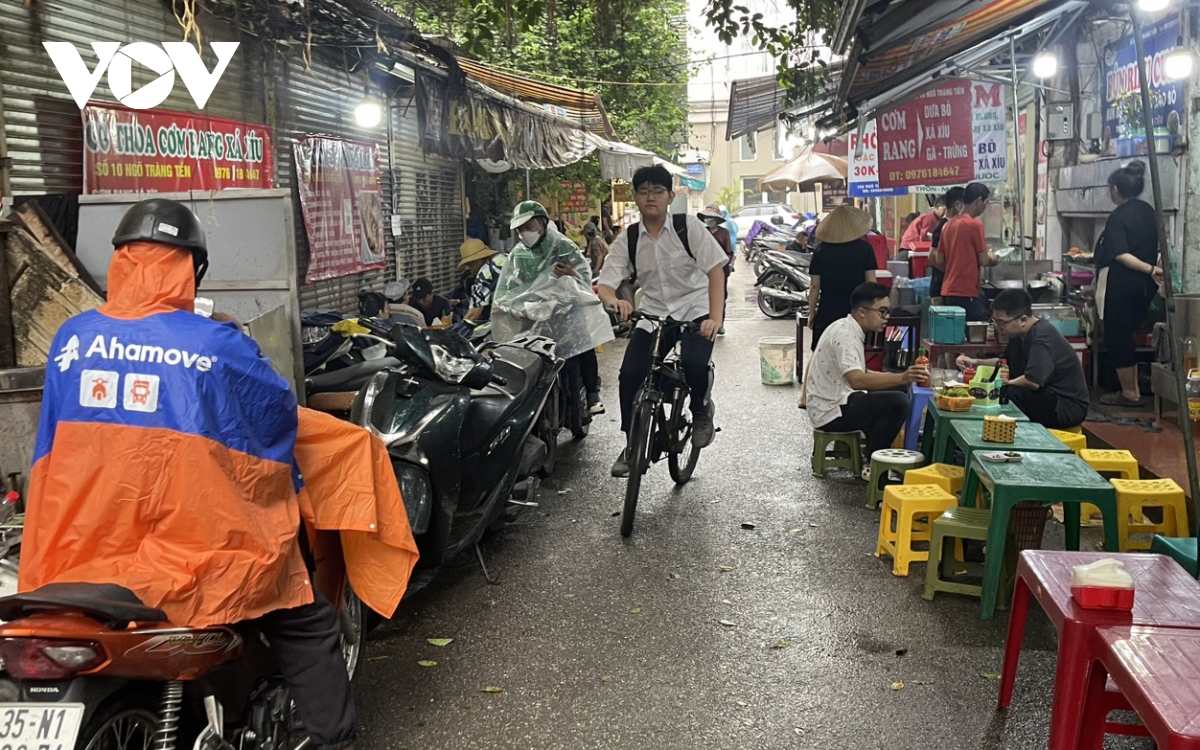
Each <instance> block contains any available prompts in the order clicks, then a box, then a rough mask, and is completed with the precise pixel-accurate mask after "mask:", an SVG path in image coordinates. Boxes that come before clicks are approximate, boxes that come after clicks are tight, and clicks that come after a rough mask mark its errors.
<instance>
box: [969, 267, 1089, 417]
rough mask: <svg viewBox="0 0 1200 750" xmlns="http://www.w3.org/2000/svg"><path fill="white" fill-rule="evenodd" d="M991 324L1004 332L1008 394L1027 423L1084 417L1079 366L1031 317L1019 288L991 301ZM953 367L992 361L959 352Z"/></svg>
mask: <svg viewBox="0 0 1200 750" xmlns="http://www.w3.org/2000/svg"><path fill="white" fill-rule="evenodd" d="M992 320H994V321H995V322H996V328H997V329H998V330H1000V331H1002V332H1004V333H1006V334H1008V336H1009V341H1008V348H1007V349H1006V350H1005V351H1004V359H1005V361H1006V362H1007V363H1008V383H1007V385H1008V389H1007V390H1008V397H1009V399H1010V400H1011V401H1012V402H1013V403H1014V404H1015V405H1016V406H1017V408H1019V409H1020V410H1021V411H1022V412H1023V413H1024V414H1025V416H1027V417H1029V419H1030V421H1032V422H1037V423H1038V424H1041V425H1043V426H1045V427H1049V428H1052V429H1060V430H1062V429H1070V428H1072V427H1078V426H1079V425H1080V424H1083V420H1084V419H1085V418H1086V417H1087V410H1088V401H1089V394H1088V388H1087V379H1086V378H1085V377H1084V374H1083V366H1082V365H1080V364H1079V357H1078V355H1077V354H1076V353H1075V350H1074V349H1072V348H1071V344H1070V343H1068V342H1067V340H1066V339H1065V338H1063V335H1062V334H1061V333H1059V332H1058V329H1057V328H1055V327H1054V326H1053V325H1051V324H1050V323H1049V322H1048V321H1045V320H1042V319H1041V318H1036V317H1034V316H1033V301H1032V299H1031V298H1030V297H1029V293H1028V292H1026V291H1025V290H1023V289H1006V290H1004V291H1003V292H1001V293H1000V294H998V295H997V296H996V299H995V301H993V302H992ZM957 364H958V366H959V367H960V368H966V367H979V366H983V367H995V366H996V365H997V364H999V361H998V360H995V359H971V358H970V357H967V356H965V355H962V356H959V358H958V362H957Z"/></svg>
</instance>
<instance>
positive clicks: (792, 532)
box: [788, 529, 800, 534]
mask: <svg viewBox="0 0 1200 750" xmlns="http://www.w3.org/2000/svg"><path fill="white" fill-rule="evenodd" d="M788 533H789V534H799V533H800V529H788Z"/></svg>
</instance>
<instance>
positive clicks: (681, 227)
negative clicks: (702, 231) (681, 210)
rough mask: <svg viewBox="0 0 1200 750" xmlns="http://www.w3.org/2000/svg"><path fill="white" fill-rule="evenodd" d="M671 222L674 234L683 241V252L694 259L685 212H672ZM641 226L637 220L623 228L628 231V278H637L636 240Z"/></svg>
mask: <svg viewBox="0 0 1200 750" xmlns="http://www.w3.org/2000/svg"><path fill="white" fill-rule="evenodd" d="M671 224H672V225H674V227H675V234H677V235H679V241H680V242H682V243H683V250H684V252H686V253H687V254H688V257H689V258H691V259H692V260H695V259H696V256H695V255H693V254H692V246H691V244H689V243H688V233H687V214H673V215H672V216H671ZM641 227H642V225H641V222H638V223H634V224H630V225H629V229H626V230H625V231H626V232H628V233H629V267H630V269H631V273H630V274H629V278H630V279H636V278H637V242H638V231H639V230H640V229H641Z"/></svg>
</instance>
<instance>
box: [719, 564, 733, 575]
mask: <svg viewBox="0 0 1200 750" xmlns="http://www.w3.org/2000/svg"><path fill="white" fill-rule="evenodd" d="M731 570H733V568H731V567H729V566H728V565H722V566H721V572H722V573H728V572H729V571H731Z"/></svg>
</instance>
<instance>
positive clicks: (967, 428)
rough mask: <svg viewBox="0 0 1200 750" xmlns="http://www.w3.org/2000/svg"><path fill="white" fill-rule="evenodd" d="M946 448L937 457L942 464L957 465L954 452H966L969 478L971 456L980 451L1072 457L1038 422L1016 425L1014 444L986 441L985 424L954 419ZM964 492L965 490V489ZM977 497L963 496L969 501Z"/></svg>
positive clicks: (964, 460) (947, 429) (950, 425)
mask: <svg viewBox="0 0 1200 750" xmlns="http://www.w3.org/2000/svg"><path fill="white" fill-rule="evenodd" d="M946 433H947V440H946V447H945V448H943V449H942V452H941V453H938V454H935V455H936V456H937V460H938V461H941V462H942V463H947V464H950V463H954V449H955V448H957V449H959V450H960V451H962V452H963V466H965V467H967V474H970V473H971V470H970V466H971V456H972V455H974V454H975V451H977V450H983V451H985V452H989V453H991V452H995V451H1036V452H1037V453H1070V452H1071V449H1070V448H1068V447H1067V445H1066V443H1064V442H1063V441H1061V440H1059V439H1058V438H1056V437H1054V436H1053V435H1051V434H1050V431H1049V430H1047V429H1046V428H1045V427H1042V426H1041V425H1040V424H1037V423H1036V422H1020V423H1018V424H1017V438H1016V441H1015V442H1012V443H989V442H987V441H986V440H984V439H983V422H967V421H964V420H961V419H954V420H951V421H950V424H949V425H948V426H947V428H946ZM963 489H964V490H965V489H966V487H965V486H964V487H963ZM967 497H971V498H974V497H975V496H974V495H969V496H968V495H966V494H964V495H963V502H964V504H965V503H966V498H967Z"/></svg>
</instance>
